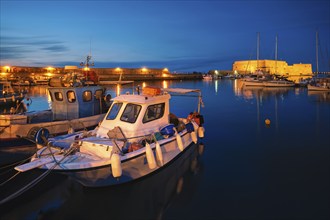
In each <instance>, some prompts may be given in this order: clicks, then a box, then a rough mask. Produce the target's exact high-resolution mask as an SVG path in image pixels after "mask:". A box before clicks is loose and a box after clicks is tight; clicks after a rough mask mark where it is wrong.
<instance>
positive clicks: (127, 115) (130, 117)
mask: <svg viewBox="0 0 330 220" xmlns="http://www.w3.org/2000/svg"><path fill="white" fill-rule="evenodd" d="M141 108H142V107H141V105H135V104H131V103H129V104H127V105H126V107H125V110H124V112H123V114H122V115H121V117H120V120H121V121H126V122H129V123H135V122H136V119H137V117H138V115H139V113H140V110H141Z"/></svg>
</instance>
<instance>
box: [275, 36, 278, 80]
mask: <svg viewBox="0 0 330 220" xmlns="http://www.w3.org/2000/svg"><path fill="white" fill-rule="evenodd" d="M277 46H278V45H277V34H276V38H275V74H276V73H277Z"/></svg>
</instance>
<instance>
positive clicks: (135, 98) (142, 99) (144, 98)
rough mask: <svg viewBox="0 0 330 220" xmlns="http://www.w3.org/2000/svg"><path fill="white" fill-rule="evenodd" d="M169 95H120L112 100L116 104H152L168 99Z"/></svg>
mask: <svg viewBox="0 0 330 220" xmlns="http://www.w3.org/2000/svg"><path fill="white" fill-rule="evenodd" d="M170 97H171V96H170V95H169V94H162V95H156V96H150V95H120V96H117V97H115V98H113V100H114V101H118V102H131V103H138V104H146V103H152V102H156V101H162V100H166V99H170Z"/></svg>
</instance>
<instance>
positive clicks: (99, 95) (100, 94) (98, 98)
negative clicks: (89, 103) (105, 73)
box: [95, 89, 103, 100]
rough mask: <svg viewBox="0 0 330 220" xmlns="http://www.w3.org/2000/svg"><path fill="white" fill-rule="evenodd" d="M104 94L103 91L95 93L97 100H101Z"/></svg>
mask: <svg viewBox="0 0 330 220" xmlns="http://www.w3.org/2000/svg"><path fill="white" fill-rule="evenodd" d="M102 94H103V90H102V89H98V90H96V91H95V99H97V100H100V98H102Z"/></svg>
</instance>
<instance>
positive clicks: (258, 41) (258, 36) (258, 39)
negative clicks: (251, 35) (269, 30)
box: [257, 32, 260, 70]
mask: <svg viewBox="0 0 330 220" xmlns="http://www.w3.org/2000/svg"><path fill="white" fill-rule="evenodd" d="M259 43H260V33H259V32H257V70H259Z"/></svg>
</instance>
